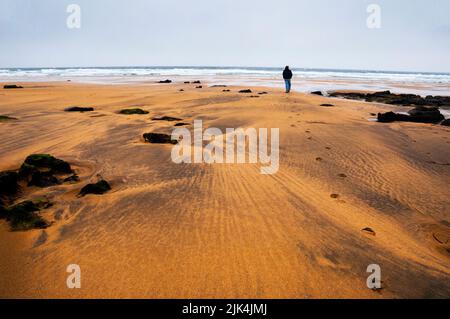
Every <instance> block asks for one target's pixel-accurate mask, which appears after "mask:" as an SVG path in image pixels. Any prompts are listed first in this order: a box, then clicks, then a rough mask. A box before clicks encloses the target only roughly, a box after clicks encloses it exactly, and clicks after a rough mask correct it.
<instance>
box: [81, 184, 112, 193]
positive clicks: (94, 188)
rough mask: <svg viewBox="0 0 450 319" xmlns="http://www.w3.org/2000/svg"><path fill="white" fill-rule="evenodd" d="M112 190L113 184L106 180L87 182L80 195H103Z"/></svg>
mask: <svg viewBox="0 0 450 319" xmlns="http://www.w3.org/2000/svg"><path fill="white" fill-rule="evenodd" d="M110 190H111V186H110V185H109V183H108V182H107V181H105V180H101V181H99V182H97V183H95V184H87V185H86V186H84V187H83V188H82V189H81V190H80V193H79V194H78V195H79V196H86V195H88V194H94V195H103V194H105V193H106V192H108V191H110Z"/></svg>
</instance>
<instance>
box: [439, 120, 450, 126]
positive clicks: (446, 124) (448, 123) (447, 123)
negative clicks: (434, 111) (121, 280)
mask: <svg viewBox="0 0 450 319" xmlns="http://www.w3.org/2000/svg"><path fill="white" fill-rule="evenodd" d="M441 125H444V126H450V119H446V120H445V121H444V122H442V123H441Z"/></svg>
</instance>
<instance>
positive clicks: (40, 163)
mask: <svg viewBox="0 0 450 319" xmlns="http://www.w3.org/2000/svg"><path fill="white" fill-rule="evenodd" d="M36 168H37V169H47V170H50V171H51V172H53V173H60V174H71V173H72V168H71V167H70V164H69V163H67V162H65V161H63V160H61V159H58V158H56V157H54V156H52V155H50V154H33V155H30V156H28V157H27V158H26V159H25V161H24V163H23V165H22V167H21V169H20V171H21V172H24V171H27V170H34V169H36Z"/></svg>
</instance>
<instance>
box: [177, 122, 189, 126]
mask: <svg viewBox="0 0 450 319" xmlns="http://www.w3.org/2000/svg"><path fill="white" fill-rule="evenodd" d="M187 125H189V124H188V123H177V124H175V126H177V127H178V126H187Z"/></svg>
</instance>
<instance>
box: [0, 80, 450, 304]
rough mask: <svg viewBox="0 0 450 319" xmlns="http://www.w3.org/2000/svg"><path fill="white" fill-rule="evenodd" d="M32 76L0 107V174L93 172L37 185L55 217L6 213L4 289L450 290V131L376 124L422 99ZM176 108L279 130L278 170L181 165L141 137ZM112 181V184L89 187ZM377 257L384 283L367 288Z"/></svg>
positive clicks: (365, 294) (55, 293) (44, 294)
mask: <svg viewBox="0 0 450 319" xmlns="http://www.w3.org/2000/svg"><path fill="white" fill-rule="evenodd" d="M3 84H5V83H1V86H2V87H3ZM16 84H20V83H16ZM22 85H23V86H24V88H23V89H16V90H3V89H0V115H7V116H10V117H14V118H15V119H14V120H8V121H0V136H1V139H0V171H7V170H16V169H18V168H19V167H20V165H21V164H22V163H23V161H24V159H25V158H26V157H27V156H28V155H30V154H39V153H47V154H52V155H54V156H55V157H57V158H60V159H63V160H65V161H67V162H69V163H70V164H71V165H72V167H73V168H74V169H75V171H76V172H77V174H78V175H79V177H80V181H79V182H78V183H74V184H62V185H57V186H52V187H48V188H37V187H27V188H26V189H25V190H23V192H22V193H21V195H20V198H21V200H25V199H33V198H38V197H42V196H46V197H48V199H49V200H50V201H51V202H52V203H53V206H52V207H50V208H48V209H46V210H44V211H42V213H41V214H42V217H44V218H45V219H46V220H47V221H49V222H51V223H52V224H51V226H50V227H48V228H47V229H45V230H30V231H26V232H12V231H10V229H9V226H8V223H7V222H5V221H0V256H1V259H0V297H1V298H450V280H449V278H450V188H449V181H450V128H449V127H445V126H440V125H432V124H419V123H390V124H382V123H376V122H373V121H370V120H369V119H370V118H373V115H371V114H375V113H378V112H386V111H390V110H397V111H398V110H404V111H407V110H408V109H410V108H411V107H397V106H396V107H394V106H389V105H384V104H377V103H366V102H361V101H349V100H343V99H331V98H326V97H321V96H315V95H309V94H303V93H291V94H290V95H286V94H284V93H283V91H282V90H281V89H274V88H264V87H227V89H229V90H230V92H223V90H224V88H221V87H210V86H208V84H205V83H203V84H202V85H203V88H201V89H197V88H196V85H195V84H167V85H155V84H154V83H153V84H150V83H137V84H129V85H99V84H96V85H94V84H81V83H69V82H67V83H65V82H59V83H57V82H49V83H44V82H42V83H41V82H40V83H23V84H22ZM247 88H250V89H251V90H252V91H253V93H252V94H240V93H238V91H239V90H241V89H247ZM181 89H182V90H184V91H180V90H181ZM262 91H266V92H268V94H266V95H259V94H258V93H260V92H262ZM252 96H257V97H252ZM323 103H331V104H333V106H332V107H323V106H321V104H323ZM71 106H86V107H93V108H95V111H94V112H85V113H68V112H64V109H65V108H67V107H71ZM125 108H141V109H143V110H146V111H148V112H149V113H148V114H144V115H121V114H118V111H120V110H121V109H125ZM161 116H171V117H176V118H179V119H181V121H182V122H184V123H187V124H189V125H188V126H186V127H187V128H189V129H192V124H193V121H194V120H199V119H201V120H203V125H204V127H205V128H208V127H216V128H220V129H225V128H228V127H230V128H239V127H242V128H249V127H252V128H279V129H280V168H279V171H278V172H277V173H276V174H274V175H262V174H260V171H259V168H260V167H259V165H257V164H212V165H209V164H175V163H173V162H172V160H171V157H170V156H171V149H172V146H171V145H155V144H149V143H145V141H144V140H143V138H142V135H143V134H144V133H146V132H158V133H166V134H171V132H172V130H173V129H174V125H175V124H176V122H169V121H154V120H152V118H154V117H161ZM99 177H101V178H104V179H105V180H107V181H108V182H110V184H111V188H112V190H111V191H110V192H108V193H106V194H104V195H101V196H100V195H99V196H95V195H90V196H86V197H82V198H80V197H77V194H78V192H79V190H80V188H81V187H83V186H84V185H86V184H87V183H90V182H93V181H96V180H97V179H98V178H99ZM365 228H370V229H371V230H373V232H374V233H368V232H367V231H362V230H363V229H365ZM69 264H78V265H80V267H81V271H82V277H81V278H82V279H81V280H82V288H81V289H68V288H67V285H66V278H67V275H68V274H67V272H66V267H67V265H69ZM370 264H378V265H380V266H381V269H382V275H383V277H382V278H383V279H382V281H383V289H381V290H377V291H373V290H370V289H368V288H367V286H366V279H367V277H368V276H369V273H367V272H366V269H367V266H368V265H370Z"/></svg>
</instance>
